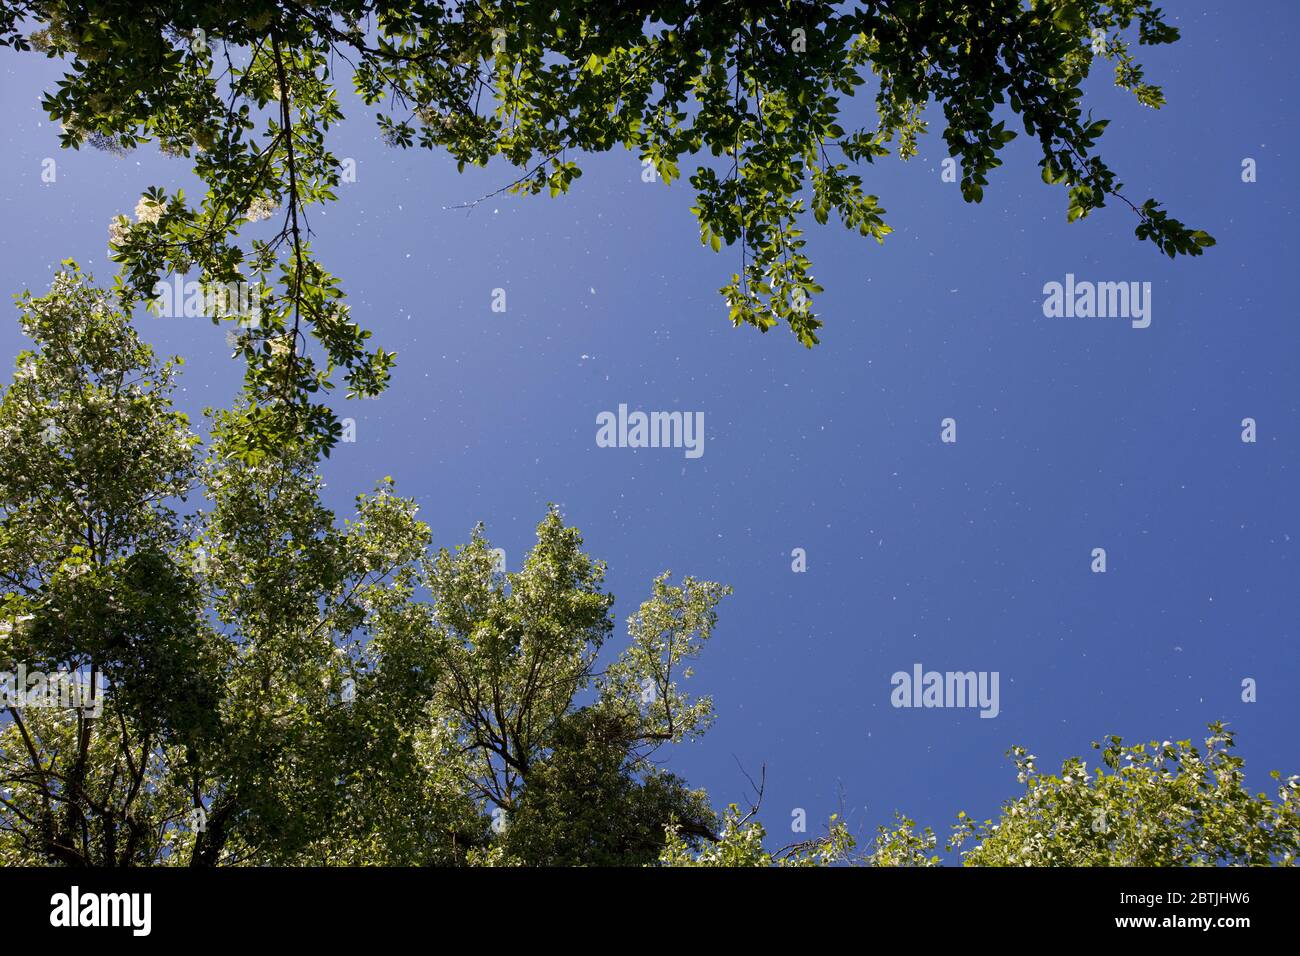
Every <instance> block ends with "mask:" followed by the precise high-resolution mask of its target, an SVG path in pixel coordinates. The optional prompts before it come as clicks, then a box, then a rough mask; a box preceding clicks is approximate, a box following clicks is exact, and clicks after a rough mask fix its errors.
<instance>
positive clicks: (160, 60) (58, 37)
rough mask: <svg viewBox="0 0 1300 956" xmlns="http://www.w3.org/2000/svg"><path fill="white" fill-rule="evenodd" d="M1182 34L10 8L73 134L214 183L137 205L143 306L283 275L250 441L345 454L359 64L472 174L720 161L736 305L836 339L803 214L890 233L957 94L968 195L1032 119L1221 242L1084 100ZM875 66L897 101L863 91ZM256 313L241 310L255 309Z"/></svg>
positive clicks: (265, 309)
mask: <svg viewBox="0 0 1300 956" xmlns="http://www.w3.org/2000/svg"><path fill="white" fill-rule="evenodd" d="M1177 38H1178V31H1177V30H1176V29H1174V28H1173V27H1170V26H1169V25H1167V24H1166V23H1165V22H1164V19H1163V15H1162V13H1161V11H1160V9H1159V8H1158V7H1156V6H1155V5H1154V4H1153V2H1152V0H1034V2H1031V3H1028V4H1026V3H1024V2H1023V0H964V2H963V0H888V2H886V0H861V2H858V3H855V4H837V3H831V2H829V0H806V2H791V0H765V2H758V3H731V2H728V3H717V4H713V3H709V4H705V3H697V2H666V0H657V2H650V0H646V2H639V3H633V4H588V3H574V2H570V0H561V2H557V3H549V4H534V3H527V2H516V0H496V2H474V3H448V2H445V0H325V2H302V3H294V4H280V3H275V2H272V0H241V2H238V3H221V4H214V3H208V2H205V0H187V2H179V3H172V4H167V5H165V6H158V5H153V6H150V5H146V6H143V7H142V6H141V5H140V4H138V3H136V2H133V0H91V2H80V3H75V4H74V3H66V2H63V0H11V2H9V3H7V4H6V5H5V6H4V7H3V8H2V9H0V44H5V45H8V46H11V47H13V48H14V49H17V50H33V49H34V50H37V51H40V52H43V53H44V54H45V55H46V56H50V57H61V58H64V59H65V60H66V61H67V63H68V72H67V74H66V75H65V77H64V79H63V80H62V81H61V82H60V83H59V85H58V88H57V89H56V90H54V91H51V92H50V94H49V95H48V96H47V97H46V100H45V108H46V110H47V111H48V113H49V115H50V116H51V118H52V119H54V120H57V121H59V122H60V123H62V125H63V134H62V142H63V144H64V145H65V146H67V147H73V148H75V147H78V146H80V145H81V144H83V143H90V144H92V145H97V146H99V147H101V148H107V149H110V150H113V151H122V150H127V149H131V148H134V147H135V146H137V145H139V144H142V143H144V142H148V141H154V142H157V143H158V145H159V147H160V148H161V149H162V150H163V151H165V152H167V153H168V154H171V155H176V156H181V157H185V158H186V159H188V160H189V161H191V162H192V163H193V166H194V171H195V172H196V173H197V174H198V176H199V177H200V178H201V179H202V181H203V183H204V184H205V187H206V194H205V195H204V196H203V197H202V200H201V202H199V203H198V204H191V202H190V201H189V200H188V199H187V198H186V197H185V195H184V194H183V192H181V191H176V192H171V193H169V192H167V191H165V190H164V189H162V188H161V187H154V188H151V189H150V190H149V191H148V192H147V193H146V194H145V196H144V197H142V198H141V200H140V203H139V204H138V205H137V208H136V216H135V220H134V221H132V220H131V219H130V218H129V217H125V216H123V217H119V219H118V220H116V221H115V222H114V224H113V225H112V228H111V244H112V249H113V255H114V258H115V259H116V260H117V261H118V262H120V263H121V274H120V277H119V278H120V285H119V293H120V294H121V296H122V297H123V299H124V300H125V301H127V302H131V301H142V300H148V299H149V298H150V297H151V296H152V295H153V289H154V287H155V284H156V283H157V282H158V280H159V278H160V276H162V275H164V274H165V273H168V272H179V273H184V272H187V271H188V270H190V269H191V268H198V269H199V270H201V273H202V276H203V278H204V280H205V281H206V282H207V283H208V284H209V285H210V286H211V287H213V288H230V287H232V285H234V284H238V283H248V284H252V285H254V286H256V287H257V288H258V289H260V290H262V291H259V293H258V296H259V299H260V302H259V311H260V316H259V318H260V322H259V324H257V325H256V327H245V328H244V330H243V331H242V332H241V333H240V345H239V352H240V353H241V354H242V356H243V358H244V360H245V361H246V363H247V376H246V392H247V398H248V401H247V402H246V403H245V405H244V407H243V409H242V411H241V415H242V417H243V419H244V422H243V425H242V427H241V428H240V430H239V432H238V435H237V437H235V438H232V450H233V451H235V452H236V453H238V454H240V455H242V456H244V457H246V458H248V459H249V460H255V459H256V458H257V457H259V456H262V455H266V454H269V453H271V452H272V451H273V450H274V449H275V448H276V447H278V446H279V445H281V444H284V443H285V442H287V441H291V440H300V439H301V438H302V437H303V436H312V437H313V438H314V439H315V440H316V441H317V442H319V443H321V444H323V445H324V446H325V447H326V448H328V447H329V446H330V445H331V444H332V443H333V442H335V441H336V440H337V438H338V435H339V432H340V425H339V422H338V420H337V418H336V417H335V415H334V414H333V412H332V411H330V410H329V409H328V408H327V407H326V406H325V405H324V404H322V403H320V402H318V401H316V400H315V397H316V396H317V395H318V394H319V393H320V392H321V391H323V390H327V389H329V388H331V387H333V385H334V382H333V380H332V372H333V371H334V370H335V369H337V370H340V371H341V373H342V375H343V377H344V379H345V381H346V384H347V387H348V393H349V395H360V396H368V395H374V394H377V393H378V392H379V391H381V390H382V389H383V387H384V385H385V383H386V382H387V380H388V377H389V374H390V371H391V369H392V367H393V363H394V356H393V354H392V353H389V352H386V351H384V350H383V349H382V348H380V347H374V348H372V347H371V345H370V334H369V332H367V331H365V330H364V329H362V328H361V327H360V326H359V325H358V324H357V323H355V322H354V321H352V318H351V315H350V312H349V309H348V307H347V305H346V304H345V303H344V297H343V293H342V290H341V288H340V284H339V280H338V279H337V278H336V277H335V276H333V275H331V274H330V273H329V272H328V271H327V270H326V269H325V267H324V266H323V265H322V264H321V263H320V262H318V261H317V259H316V258H315V257H314V256H313V254H312V251H311V247H310V238H311V234H312V229H311V226H310V222H309V220H308V212H309V209H310V207H312V206H314V205H318V204H320V203H324V202H328V201H330V200H331V199H333V198H334V195H335V190H336V189H337V188H338V186H339V184H340V182H341V181H343V179H344V178H345V172H346V170H345V168H344V163H343V161H341V160H340V159H339V157H337V156H336V155H335V154H334V153H333V152H331V150H330V146H329V133H330V131H331V129H332V128H333V127H334V126H335V125H336V124H337V123H339V122H340V121H341V120H342V119H343V113H342V109H341V106H340V103H339V99H338V95H337V89H336V84H338V83H339V82H346V81H347V80H348V79H350V80H351V82H352V83H353V85H354V87H355V89H356V91H357V92H358V93H359V94H360V95H361V97H362V98H363V99H364V100H365V102H366V103H367V104H369V105H371V106H375V107H378V111H377V112H378V117H377V118H378V122H379V125H380V128H381V131H382V133H383V136H384V137H385V139H386V140H387V141H388V142H390V143H391V144H392V145H394V146H397V147H412V146H420V147H423V148H428V149H444V150H446V151H448V153H450V155H451V156H453V157H454V158H455V159H456V160H457V162H458V164H459V166H460V167H461V168H462V169H463V168H464V167H465V166H466V165H486V164H488V163H489V162H490V161H491V160H493V159H494V158H500V159H502V160H504V161H505V162H507V163H508V164H510V165H511V166H513V167H514V168H515V169H516V171H517V172H518V175H517V176H516V177H515V178H514V179H513V180H512V181H511V182H510V183H509V185H508V186H507V187H503V189H502V190H500V191H505V190H506V189H509V190H510V191H512V192H516V193H538V192H542V191H548V192H549V193H550V194H551V195H557V194H559V193H563V192H566V191H567V190H568V189H569V188H570V187H571V185H572V183H573V182H574V180H576V179H577V178H578V177H579V176H581V168H580V167H579V165H578V158H579V157H580V156H581V155H582V154H584V153H593V152H603V151H607V150H610V149H612V148H614V147H615V146H617V145H621V146H623V147H625V148H626V149H628V150H630V151H632V152H633V153H634V154H636V155H637V156H638V157H639V158H640V159H641V161H642V162H643V163H644V164H645V168H646V169H647V170H653V174H654V176H655V177H657V178H660V179H662V180H663V181H664V182H666V183H667V182H671V181H672V180H674V179H676V178H678V177H679V176H681V175H682V174H683V172H684V170H683V167H684V165H686V164H694V166H695V168H694V171H693V172H692V173H691V174H690V183H691V186H692V187H693V189H694V191H695V203H694V205H693V207H692V209H693V211H694V212H695V214H696V216H697V218H698V220H699V224H700V238H701V241H702V242H704V243H706V244H708V245H710V246H711V247H712V248H713V249H714V250H715V251H717V250H720V249H721V247H722V245H723V244H724V243H725V244H726V245H728V246H732V245H736V246H738V247H739V266H738V268H737V270H736V271H735V272H734V273H733V274H732V275H731V278H730V281H728V282H727V283H726V284H725V285H724V286H723V287H722V290H721V291H722V294H723V297H724V299H725V301H726V303H727V305H728V307H729V310H730V318H731V321H732V322H733V323H734V324H736V325H742V324H744V325H752V326H754V327H756V328H759V329H761V330H763V331H766V330H768V329H770V328H772V327H774V326H776V325H779V324H785V325H787V326H788V327H789V328H790V329H791V331H792V332H793V333H794V334H795V335H796V336H797V337H798V339H799V341H800V342H802V343H803V344H804V345H807V346H812V345H813V344H815V343H816V342H817V341H818V338H819V330H820V329H821V327H822V321H821V320H820V319H819V318H818V317H817V315H816V313H815V312H814V311H813V309H812V307H811V304H812V300H813V297H814V296H815V295H816V294H817V293H819V292H820V291H821V287H820V286H819V285H818V284H817V282H816V281H815V279H814V276H813V269H812V263H811V262H810V260H809V259H808V258H807V256H806V255H805V254H804V252H803V247H804V240H803V238H802V236H803V232H802V227H803V225H804V223H805V221H806V219H807V218H808V217H809V215H811V217H812V218H813V219H814V220H816V221H817V222H819V223H825V222H827V221H828V220H829V219H830V218H831V217H832V216H834V217H835V218H837V219H839V220H840V221H841V223H842V224H843V225H844V226H846V227H847V228H849V229H852V230H854V231H856V232H858V233H860V234H862V235H863V236H870V237H872V238H874V239H876V240H877V241H883V239H884V238H885V236H886V235H887V234H888V233H889V231H890V227H889V226H888V225H887V224H886V223H885V221H884V218H883V214H884V209H883V208H882V207H881V205H880V201H879V199H878V197H877V196H875V195H872V194H871V193H869V192H868V191H867V189H866V188H865V185H864V181H863V178H862V176H861V175H860V174H859V172H857V171H856V170H857V169H859V168H860V167H861V166H862V165H864V164H865V165H870V164H872V163H874V162H875V161H876V160H877V159H879V158H882V157H884V156H887V155H889V154H890V152H891V151H892V152H895V153H897V155H898V156H900V157H901V158H903V159H907V158H909V157H911V156H913V155H915V153H916V151H917V141H918V138H919V136H920V135H921V134H922V133H923V132H925V130H926V129H927V121H926V120H925V118H924V116H925V110H926V109H927V107H928V106H929V104H930V103H931V101H933V102H934V103H935V104H936V105H937V106H938V107H940V108H941V109H942V110H943V117H944V128H943V134H942V135H943V139H944V142H945V144H946V146H947V148H948V151H949V154H950V155H951V156H952V157H955V158H957V159H959V160H960V164H961V171H962V175H961V190H962V195H963V196H964V198H965V199H966V200H967V201H968V202H979V201H980V200H981V199H982V197H983V192H984V188H985V187H986V186H987V185H988V184H989V179H988V177H989V174H990V173H991V172H992V171H993V170H994V169H996V168H997V167H998V166H999V165H1000V164H1001V160H1000V157H999V152H1000V151H1001V150H1002V148H1003V147H1004V146H1005V145H1006V144H1007V143H1008V142H1009V141H1011V140H1012V139H1013V138H1014V137H1015V136H1016V132H1015V131H1014V130H1012V129H1008V128H1007V123H1008V121H1009V120H1015V119H1017V118H1018V122H1019V124H1020V126H1021V127H1022V128H1023V130H1024V132H1025V133H1026V134H1027V135H1029V136H1032V137H1034V138H1035V139H1036V140H1037V142H1038V145H1039V148H1040V152H1041V157H1040V159H1039V166H1040V168H1041V171H1042V178H1043V180H1044V181H1046V182H1048V183H1052V184H1059V185H1062V186H1064V187H1066V188H1067V189H1068V191H1069V203H1068V211H1067V217H1068V218H1069V219H1070V220H1071V221H1073V220H1075V219H1078V218H1083V217H1086V216H1087V215H1088V214H1089V213H1091V212H1093V211H1094V210H1096V209H1100V208H1102V207H1103V206H1104V205H1105V204H1106V203H1107V201H1108V200H1110V199H1117V200H1119V201H1120V202H1122V203H1123V204H1125V205H1127V206H1129V207H1130V208H1131V210H1132V211H1133V212H1134V213H1135V214H1136V216H1137V227H1136V234H1137V236H1138V237H1139V238H1141V239H1146V240H1150V241H1152V242H1154V243H1155V244H1156V245H1157V246H1158V248H1159V249H1160V250H1161V251H1163V252H1165V253H1167V254H1168V255H1170V256H1175V255H1178V254H1186V255H1199V254H1200V253H1201V252H1202V250H1203V249H1204V248H1205V247H1208V246H1210V245H1213V243H1214V240H1213V239H1212V238H1211V237H1210V236H1209V235H1208V234H1207V233H1205V232H1204V231H1201V230H1195V229H1191V228H1188V227H1187V226H1185V225H1184V224H1183V223H1181V222H1179V221H1178V220H1176V219H1173V218H1171V217H1170V216H1169V215H1168V214H1167V213H1166V211H1165V210H1164V209H1163V208H1161V206H1160V204H1159V203H1158V202H1157V201H1156V200H1154V199H1148V200H1145V201H1143V202H1141V203H1137V202H1134V201H1132V200H1130V199H1128V198H1126V196H1125V195H1124V193H1123V191H1122V184H1121V183H1120V181H1119V179H1118V177H1117V175H1116V174H1115V173H1114V172H1113V171H1112V170H1111V169H1110V168H1109V167H1108V166H1107V165H1106V163H1105V162H1104V161H1103V159H1102V158H1101V156H1100V155H1099V154H1098V153H1097V143H1098V140H1099V138H1100V137H1101V135H1102V132H1103V131H1104V129H1105V127H1106V124H1107V122H1108V121H1107V120H1104V119H1095V118H1093V116H1092V114H1091V112H1089V111H1086V110H1085V109H1084V107H1083V105H1082V99H1083V94H1082V84H1083V82H1084V80H1085V79H1086V78H1087V77H1088V75H1089V73H1090V72H1091V70H1092V68H1093V67H1094V66H1096V65H1098V64H1099V63H1103V62H1106V63H1110V64H1113V67H1114V76H1115V82H1116V83H1117V84H1118V85H1119V86H1120V87H1122V88H1124V89H1126V90H1128V91H1130V92H1132V93H1133V94H1134V96H1135V97H1136V98H1137V100H1138V101H1139V102H1140V103H1141V104H1143V105H1145V106H1148V107H1152V108H1157V107H1159V106H1160V105H1161V104H1162V103H1163V102H1164V98H1163V94H1162V92H1161V90H1160V88H1159V87H1158V86H1155V85H1153V84H1152V83H1150V82H1148V80H1147V79H1146V76H1145V74H1144V71H1143V68H1142V66H1141V64H1140V63H1139V62H1138V61H1137V59H1136V58H1135V55H1134V52H1133V51H1134V47H1135V46H1139V45H1144V44H1146V45H1151V44H1166V43H1171V42H1173V41H1174V40H1176V39H1177ZM349 74H350V76H349ZM868 82H871V83H872V84H873V87H874V89H873V92H874V100H875V104H874V105H875V111H876V114H877V115H876V117H875V121H874V122H872V121H871V120H870V119H869V118H868V117H866V116H863V115H861V112H865V111H861V112H860V111H858V110H857V109H855V108H854V107H855V102H856V101H855V100H854V96H855V93H856V92H857V91H858V90H859V89H860V88H862V87H864V86H865V85H867V83H868ZM805 192H806V193H807V199H805ZM484 198H486V197H484ZM469 205H473V203H470V204H469ZM274 215H278V216H280V217H281V219H280V228H279V230H278V231H277V233H276V235H275V237H274V238H273V239H272V240H270V241H254V242H252V243H249V244H241V243H240V242H239V239H238V233H239V230H240V228H241V226H242V225H244V224H245V223H248V222H251V221H256V220H258V219H264V218H269V217H271V216H274ZM246 311H247V310H246V309H245V310H244V311H243V312H241V311H240V310H238V309H236V310H229V309H222V310H218V312H217V314H216V315H214V319H221V318H229V319H233V320H241V319H242V320H247V318H248V316H247V315H246V314H245V313H246ZM245 325H246V326H250V325H251V323H248V322H247V321H245ZM309 338H314V340H315V342H316V349H315V356H313V352H312V350H311V349H309V347H308V346H309Z"/></svg>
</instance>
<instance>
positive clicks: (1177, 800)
mask: <svg viewBox="0 0 1300 956" xmlns="http://www.w3.org/2000/svg"><path fill="white" fill-rule="evenodd" d="M1209 731H1210V736H1209V737H1207V738H1206V740H1205V751H1204V752H1203V753H1202V751H1201V750H1199V749H1198V748H1196V747H1195V746H1193V745H1192V742H1191V741H1190V740H1181V741H1178V742H1177V743H1171V742H1170V741H1167V740H1166V741H1164V742H1163V743H1160V742H1157V741H1154V740H1153V741H1151V742H1150V744H1134V745H1130V746H1127V747H1126V746H1124V743H1123V741H1122V740H1121V739H1120V738H1119V737H1115V736H1111V737H1108V738H1106V740H1105V741H1104V742H1101V743H1094V744H1093V745H1092V746H1093V748H1094V749H1096V750H1100V751H1101V755H1102V766H1099V767H1096V768H1094V769H1093V770H1091V771H1090V770H1089V769H1088V766H1087V763H1086V762H1085V761H1083V760H1081V759H1079V758H1077V757H1073V758H1070V759H1068V760H1066V761H1065V762H1064V763H1063V764H1062V765H1061V773H1060V775H1059V776H1055V775H1049V776H1043V775H1041V774H1039V773H1038V770H1037V768H1036V766H1035V760H1036V759H1037V758H1036V757H1034V755H1033V754H1030V753H1028V752H1027V751H1026V750H1025V749H1024V748H1023V747H1013V748H1012V749H1011V750H1010V751H1008V755H1010V756H1012V757H1013V758H1014V760H1015V763H1016V768H1017V778H1018V780H1019V781H1020V783H1022V784H1023V785H1024V786H1025V793H1024V794H1023V795H1022V796H1019V797H1015V798H1013V799H1011V800H1008V801H1007V802H1006V803H1005V804H1003V806H1002V813H1001V816H1000V817H999V818H998V819H997V820H996V821H994V820H985V821H984V822H983V823H978V824H977V823H976V822H975V821H973V820H972V819H971V818H970V817H968V816H967V815H966V814H965V813H964V812H963V813H959V814H958V820H957V823H956V825H955V826H954V827H953V833H952V836H951V838H950V839H949V841H948V849H949V850H955V849H958V848H960V847H962V846H963V845H965V843H966V842H967V841H969V840H974V841H975V845H974V846H973V847H972V848H971V849H970V850H962V851H961V853H962V862H963V864H964V865H966V866H1148V867H1156V866H1159V867H1183V866H1295V865H1296V862H1297V856H1298V855H1300V776H1295V775H1293V776H1291V777H1289V778H1287V779H1286V780H1285V781H1283V780H1282V779H1281V775H1280V774H1279V773H1278V772H1277V771H1276V770H1275V771H1273V772H1272V777H1273V779H1274V780H1276V781H1278V790H1277V797H1276V799H1270V798H1269V797H1268V795H1267V794H1264V793H1259V794H1255V795H1252V794H1251V793H1250V791H1249V790H1247V789H1246V784H1245V774H1244V772H1243V770H1242V767H1243V766H1244V761H1243V760H1242V759H1241V758H1240V757H1234V756H1232V755H1231V754H1230V753H1229V750H1231V749H1232V748H1233V747H1234V746H1236V740H1235V735H1234V734H1233V732H1232V731H1230V730H1227V729H1226V728H1225V727H1224V725H1223V724H1222V723H1219V722H1216V723H1212V724H1210V725H1209ZM1107 771H1109V772H1107ZM750 816H752V812H751V814H749V815H746V816H745V817H742V816H740V814H739V812H738V811H737V810H736V808H735V806H734V805H733V806H732V807H731V808H730V809H729V810H728V812H727V819H726V825H725V826H724V828H723V831H722V836H721V839H720V840H719V842H718V843H717V844H715V845H712V846H709V847H706V848H705V849H704V850H703V851H701V852H692V851H691V850H690V849H689V848H688V847H686V846H685V845H684V844H683V843H682V842H681V841H679V840H677V839H676V838H673V839H670V840H669V843H668V846H667V847H665V849H664V852H663V854H662V856H661V862H662V863H664V864H666V865H672V866H771V865H804V866H808V865H832V864H856V865H867V866H935V865H938V863H939V862H940V857H939V855H937V854H936V853H934V852H933V851H934V850H935V848H936V846H937V844H938V839H937V837H936V836H935V835H934V832H933V831H932V830H931V829H930V828H929V827H926V828H924V829H923V830H920V831H918V830H917V829H916V824H915V822H914V821H912V820H910V819H908V818H907V817H903V816H899V817H898V820H897V822H896V825H895V826H894V827H893V828H889V827H885V826H881V827H879V828H878V830H877V834H876V837H875V840H874V842H873V843H872V845H871V847H870V848H869V849H868V850H867V851H866V852H864V853H861V854H856V853H855V849H856V846H857V843H856V840H855V839H854V838H853V836H852V835H851V834H850V833H849V830H848V827H847V826H846V825H845V824H844V823H843V822H842V821H840V820H838V819H837V818H836V817H831V820H830V825H829V828H828V832H827V835H826V836H824V837H821V838H817V839H813V840H809V841H806V842H803V843H798V844H793V845H791V846H789V847H786V848H784V849H783V850H780V851H777V852H776V853H775V854H773V853H769V852H767V851H766V850H765V849H764V848H763V836H764V832H763V828H762V825H761V824H759V823H757V822H751V821H750V819H749V817H750Z"/></svg>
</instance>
